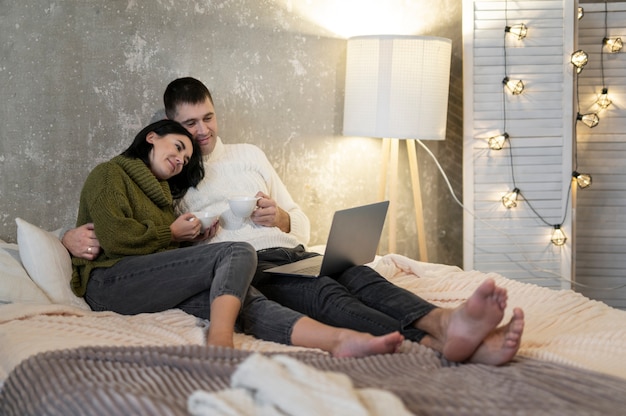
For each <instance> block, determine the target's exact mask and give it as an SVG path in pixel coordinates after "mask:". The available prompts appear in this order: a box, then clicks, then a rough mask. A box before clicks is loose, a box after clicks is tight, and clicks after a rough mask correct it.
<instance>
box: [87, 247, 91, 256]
mask: <svg viewBox="0 0 626 416" xmlns="http://www.w3.org/2000/svg"><path fill="white" fill-rule="evenodd" d="M87 253H89V254H91V246H89V247H87Z"/></svg>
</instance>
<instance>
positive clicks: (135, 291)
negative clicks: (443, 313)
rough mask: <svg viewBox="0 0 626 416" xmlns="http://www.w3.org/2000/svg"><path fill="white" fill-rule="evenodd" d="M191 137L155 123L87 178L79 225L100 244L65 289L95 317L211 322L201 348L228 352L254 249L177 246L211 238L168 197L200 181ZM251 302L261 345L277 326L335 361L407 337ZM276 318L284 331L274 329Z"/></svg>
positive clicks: (391, 347) (387, 347)
mask: <svg viewBox="0 0 626 416" xmlns="http://www.w3.org/2000/svg"><path fill="white" fill-rule="evenodd" d="M191 137H192V136H191V134H190V133H189V132H188V131H187V130H186V129H185V128H184V127H182V126H181V125H180V124H178V123H177V122H175V121H169V120H163V121H159V122H156V123H154V124H151V125H149V126H147V127H146V128H144V129H143V130H142V131H141V132H140V133H139V134H138V135H137V136H136V137H135V140H134V142H133V143H132V144H131V146H130V147H129V148H128V149H127V150H126V151H125V152H124V153H122V154H121V155H120V156H116V157H114V158H113V159H111V160H110V161H108V162H105V163H102V164H100V165H98V166H96V168H95V169H94V170H93V171H92V172H91V173H90V174H89V176H88V177H87V180H86V181H85V185H84V186H83V190H82V192H81V198H80V206H79V211H78V219H77V221H76V223H77V227H78V226H82V225H84V224H91V223H93V228H94V230H95V232H96V233H95V234H96V238H97V239H95V240H94V241H95V244H97V242H98V241H99V247H96V246H94V247H93V248H94V250H91V248H92V247H91V246H90V247H88V248H87V253H92V252H94V253H97V256H96V257H95V258H93V259H92V260H89V259H87V258H85V257H84V256H82V257H77V256H76V257H72V263H73V265H74V272H73V276H72V289H73V291H74V293H76V295H78V296H84V297H85V300H86V301H87V303H88V304H89V306H90V307H91V308H92V309H93V310H112V311H115V312H118V313H122V314H137V313H142V312H158V311H163V310H166V309H170V308H179V309H182V310H183V311H185V312H188V313H190V314H193V315H195V316H199V317H201V318H205V319H210V320H211V325H210V326H209V334H208V339H207V343H208V344H209V345H218V346H228V347H232V346H233V333H234V325H235V321H236V318H237V315H238V314H239V311H240V309H241V305H242V300H243V299H244V297H245V294H246V293H247V291H248V286H249V285H250V282H251V280H252V277H253V276H254V272H255V270H256V266H257V260H256V252H255V250H254V249H253V248H252V246H251V245H250V244H248V243H245V242H236V243H235V242H221V243H215V244H208V245H207V244H200V245H194V246H190V247H184V248H180V246H181V245H186V244H190V243H191V242H196V241H202V240H205V239H209V238H211V237H213V236H214V235H215V231H216V227H217V223H214V224H213V226H211V227H209V228H208V229H207V230H206V231H205V232H204V234H200V221H198V220H197V218H195V217H194V216H193V215H192V214H189V213H186V214H182V215H180V216H179V217H178V218H176V216H175V214H174V209H173V199H174V198H182V197H183V196H184V195H185V193H186V191H187V189H188V188H189V187H192V186H195V185H197V184H198V183H199V182H200V180H201V179H202V178H203V177H204V170H203V167H202V161H201V153H200V150H199V147H198V144H197V143H196V142H195V141H193V140H192V139H191ZM90 227H91V226H90ZM254 299H255V300H254V302H253V304H252V305H248V307H247V309H246V311H247V314H246V319H245V321H246V325H245V327H246V332H247V333H248V334H250V335H254V336H257V337H259V338H263V339H268V334H274V331H272V330H271V329H274V327H276V326H278V327H279V328H280V330H281V331H277V332H279V333H280V334H279V335H278V338H276V339H274V338H270V339H269V340H272V341H279V342H280V341H282V342H285V343H289V344H292V345H297V346H302V347H311V348H320V349H322V350H324V351H328V352H330V353H331V354H332V355H334V356H339V357H354V356H366V355H372V354H380V353H391V352H394V351H396V350H397V348H398V347H399V346H400V344H401V343H402V341H403V339H404V337H402V335H400V333H399V332H392V333H389V334H385V335H383V336H372V335H370V334H366V333H361V332H357V331H353V330H349V329H344V328H336V327H332V326H328V325H324V324H322V323H320V322H318V321H315V320H313V319H311V318H309V317H307V316H303V315H302V314H300V313H296V312H294V311H290V310H288V309H287V308H284V307H282V306H281V305H279V304H277V303H275V302H272V301H270V300H268V299H266V298H263V297H258V296H257V297H254ZM279 317H280V318H281V320H283V321H287V324H286V325H282V322H281V324H279V325H276V324H275V323H274V321H275V320H277V319H278V318H279ZM268 330H269V331H268ZM285 337H286V338H287V339H286V340H285Z"/></svg>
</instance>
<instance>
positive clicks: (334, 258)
mask: <svg viewBox="0 0 626 416" xmlns="http://www.w3.org/2000/svg"><path fill="white" fill-rule="evenodd" d="M388 208H389V201H383V202H376V203H374V204H369V205H363V206H359V207H355V208H348V209H344V210H340V211H336V212H335V214H334V215H333V221H332V224H331V226H330V233H329V234H328V241H327V242H326V250H325V251H324V255H323V256H315V257H310V258H308V259H303V260H299V261H296V262H294V263H289V264H285V265H283V266H278V267H272V268H270V269H267V270H265V272H267V273H273V274H281V275H291V276H300V277H310V278H316V277H319V276H332V275H334V274H337V273H343V272H344V271H346V270H347V269H348V268H350V267H352V266H360V265H363V264H365V263H369V262H371V261H372V260H374V258H375V257H376V250H377V248H378V243H379V241H380V235H381V233H382V231H383V225H384V223H385V217H386V215H387V209H388Z"/></svg>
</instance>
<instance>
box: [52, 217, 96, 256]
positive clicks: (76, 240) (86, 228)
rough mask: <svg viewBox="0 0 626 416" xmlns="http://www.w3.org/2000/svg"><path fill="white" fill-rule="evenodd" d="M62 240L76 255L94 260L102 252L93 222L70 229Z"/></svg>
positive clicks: (73, 254)
mask: <svg viewBox="0 0 626 416" xmlns="http://www.w3.org/2000/svg"><path fill="white" fill-rule="evenodd" d="M61 242H62V243H63V245H64V246H65V248H66V249H67V250H68V251H69V252H70V253H71V254H72V256H74V257H79V258H83V259H86V260H93V259H95V258H96V257H98V254H100V242H99V241H98V239H97V238H96V232H95V231H94V228H93V223H87V224H84V225H81V226H80V227H77V228H72V229H71V230H68V231H67V232H66V233H65V234H63V237H62V238H61Z"/></svg>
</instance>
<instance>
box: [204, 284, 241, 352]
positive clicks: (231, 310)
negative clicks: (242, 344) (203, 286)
mask: <svg viewBox="0 0 626 416" xmlns="http://www.w3.org/2000/svg"><path fill="white" fill-rule="evenodd" d="M240 309H241V301H240V300H239V299H238V298H237V297H235V296H232V295H222V296H218V297H217V298H215V300H214V301H213V303H211V324H210V325H209V333H208V335H207V344H208V345H215V346H219V347H230V348H233V347H234V342H233V337H234V334H235V321H236V319H237V315H238V314H239V311H240Z"/></svg>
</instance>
